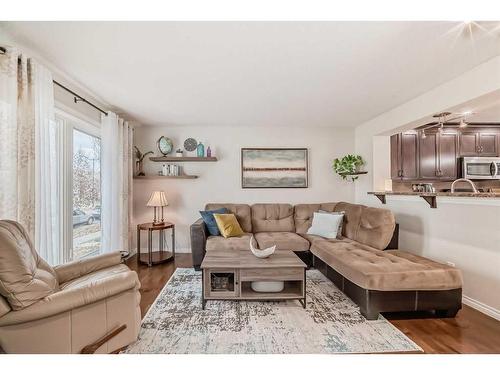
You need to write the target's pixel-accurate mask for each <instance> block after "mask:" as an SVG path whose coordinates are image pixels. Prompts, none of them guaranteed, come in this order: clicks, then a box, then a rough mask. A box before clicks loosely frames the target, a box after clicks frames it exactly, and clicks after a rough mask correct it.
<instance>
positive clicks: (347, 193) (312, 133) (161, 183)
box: [134, 126, 354, 251]
mask: <svg viewBox="0 0 500 375" xmlns="http://www.w3.org/2000/svg"><path fill="white" fill-rule="evenodd" d="M162 135H165V136H167V137H169V138H171V139H172V140H173V142H174V146H175V148H177V147H178V146H180V147H181V148H182V144H183V142H184V140H185V139H186V138H188V137H193V138H195V139H197V140H202V141H203V143H204V144H205V145H206V146H207V145H210V146H211V147H212V148H213V149H214V151H215V156H217V157H218V158H219V161H218V162H215V163H180V164H182V165H183V166H184V168H185V171H186V173H188V174H196V175H199V178H198V179H196V180H173V179H156V180H134V225H135V224H137V223H141V222H148V221H151V220H152V215H153V212H152V209H151V208H146V207H145V204H146V202H147V200H148V198H149V196H150V194H151V192H152V191H154V190H164V191H165V192H166V194H167V199H168V201H169V206H168V207H167V208H166V210H165V213H166V217H167V219H168V220H171V221H173V222H174V223H175V224H176V228H177V232H176V236H177V241H176V242H177V247H178V248H179V249H181V250H182V251H190V250H189V225H190V224H191V223H193V222H194V221H195V220H196V219H197V218H198V217H199V213H198V211H199V210H201V209H203V208H204V205H205V204H206V203H208V202H226V203H228V202H229V203H250V204H251V203H258V202H264V203H266V202H271V203H275V202H283V203H291V204H294V203H302V202H304V203H308V202H330V201H341V200H342V201H353V199H354V185H353V184H352V183H350V182H345V181H342V180H341V179H340V178H339V177H338V176H336V175H335V174H334V172H333V171H332V169H331V163H332V160H333V159H334V158H336V157H339V156H343V155H344V154H347V153H352V152H353V151H354V130H353V129H349V128H314V129H311V128H266V127H251V128H250V127H231V128H230V127H149V126H143V127H139V128H136V129H135V132H134V144H135V145H137V146H138V147H139V148H140V149H141V151H143V152H144V151H149V150H153V151H155V153H156V154H157V150H156V140H157V139H158V138H159V137H160V136H162ZM242 147H306V148H308V149H309V188H306V189H242V188H241V171H240V162H241V161H240V152H241V151H240V149H241V148H242ZM160 167H161V163H153V162H151V161H149V160H148V161H147V162H146V163H145V171H146V173H148V174H156V173H157V171H158V170H159V168H160ZM143 246H145V245H143Z"/></svg>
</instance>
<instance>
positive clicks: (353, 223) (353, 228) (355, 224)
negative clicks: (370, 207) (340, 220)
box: [334, 202, 364, 241]
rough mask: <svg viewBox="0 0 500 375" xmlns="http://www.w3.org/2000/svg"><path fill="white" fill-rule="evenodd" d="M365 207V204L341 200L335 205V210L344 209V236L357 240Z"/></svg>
mask: <svg viewBox="0 0 500 375" xmlns="http://www.w3.org/2000/svg"><path fill="white" fill-rule="evenodd" d="M363 207H364V206H362V205H360V204H352V203H347V202H339V203H337V204H336V205H335V210H334V211H335V212H341V211H344V224H343V227H342V236H344V237H347V238H350V239H351V240H356V235H357V233H358V228H359V223H360V221H361V214H362V212H363ZM356 241H357V240H356Z"/></svg>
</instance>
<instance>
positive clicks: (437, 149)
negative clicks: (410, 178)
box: [418, 130, 458, 180]
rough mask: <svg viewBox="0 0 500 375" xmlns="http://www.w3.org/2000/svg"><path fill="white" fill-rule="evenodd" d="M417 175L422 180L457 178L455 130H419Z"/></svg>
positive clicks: (456, 140)
mask: <svg viewBox="0 0 500 375" xmlns="http://www.w3.org/2000/svg"><path fill="white" fill-rule="evenodd" d="M418 142H419V157H418V166H419V175H418V178H419V179H422V180H454V179H456V178H457V148H458V134H457V133H456V132H453V131H450V132H442V133H441V132H438V131H426V132H425V136H424V132H423V131H422V130H421V131H419V141H418Z"/></svg>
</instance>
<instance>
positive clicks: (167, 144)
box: [157, 136, 174, 155]
mask: <svg viewBox="0 0 500 375" xmlns="http://www.w3.org/2000/svg"><path fill="white" fill-rule="evenodd" d="M157 144H158V151H160V152H161V153H162V154H163V155H168V154H170V153H171V152H172V150H173V149H174V143H173V142H172V140H171V139H170V138H167V137H165V136H161V137H160V139H158V142H157Z"/></svg>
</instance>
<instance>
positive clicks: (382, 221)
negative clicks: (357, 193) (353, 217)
mask: <svg viewBox="0 0 500 375" xmlns="http://www.w3.org/2000/svg"><path fill="white" fill-rule="evenodd" d="M395 227H396V221H395V219H394V215H393V213H392V212H391V211H390V210H386V209H382V208H374V207H363V210H362V212H361V219H360V222H359V228H358V232H357V233H356V238H355V240H356V241H358V242H361V243H363V244H365V245H368V246H372V247H374V248H376V249H379V250H383V249H385V248H386V247H387V245H389V242H391V238H392V235H393V233H394V228H395Z"/></svg>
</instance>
